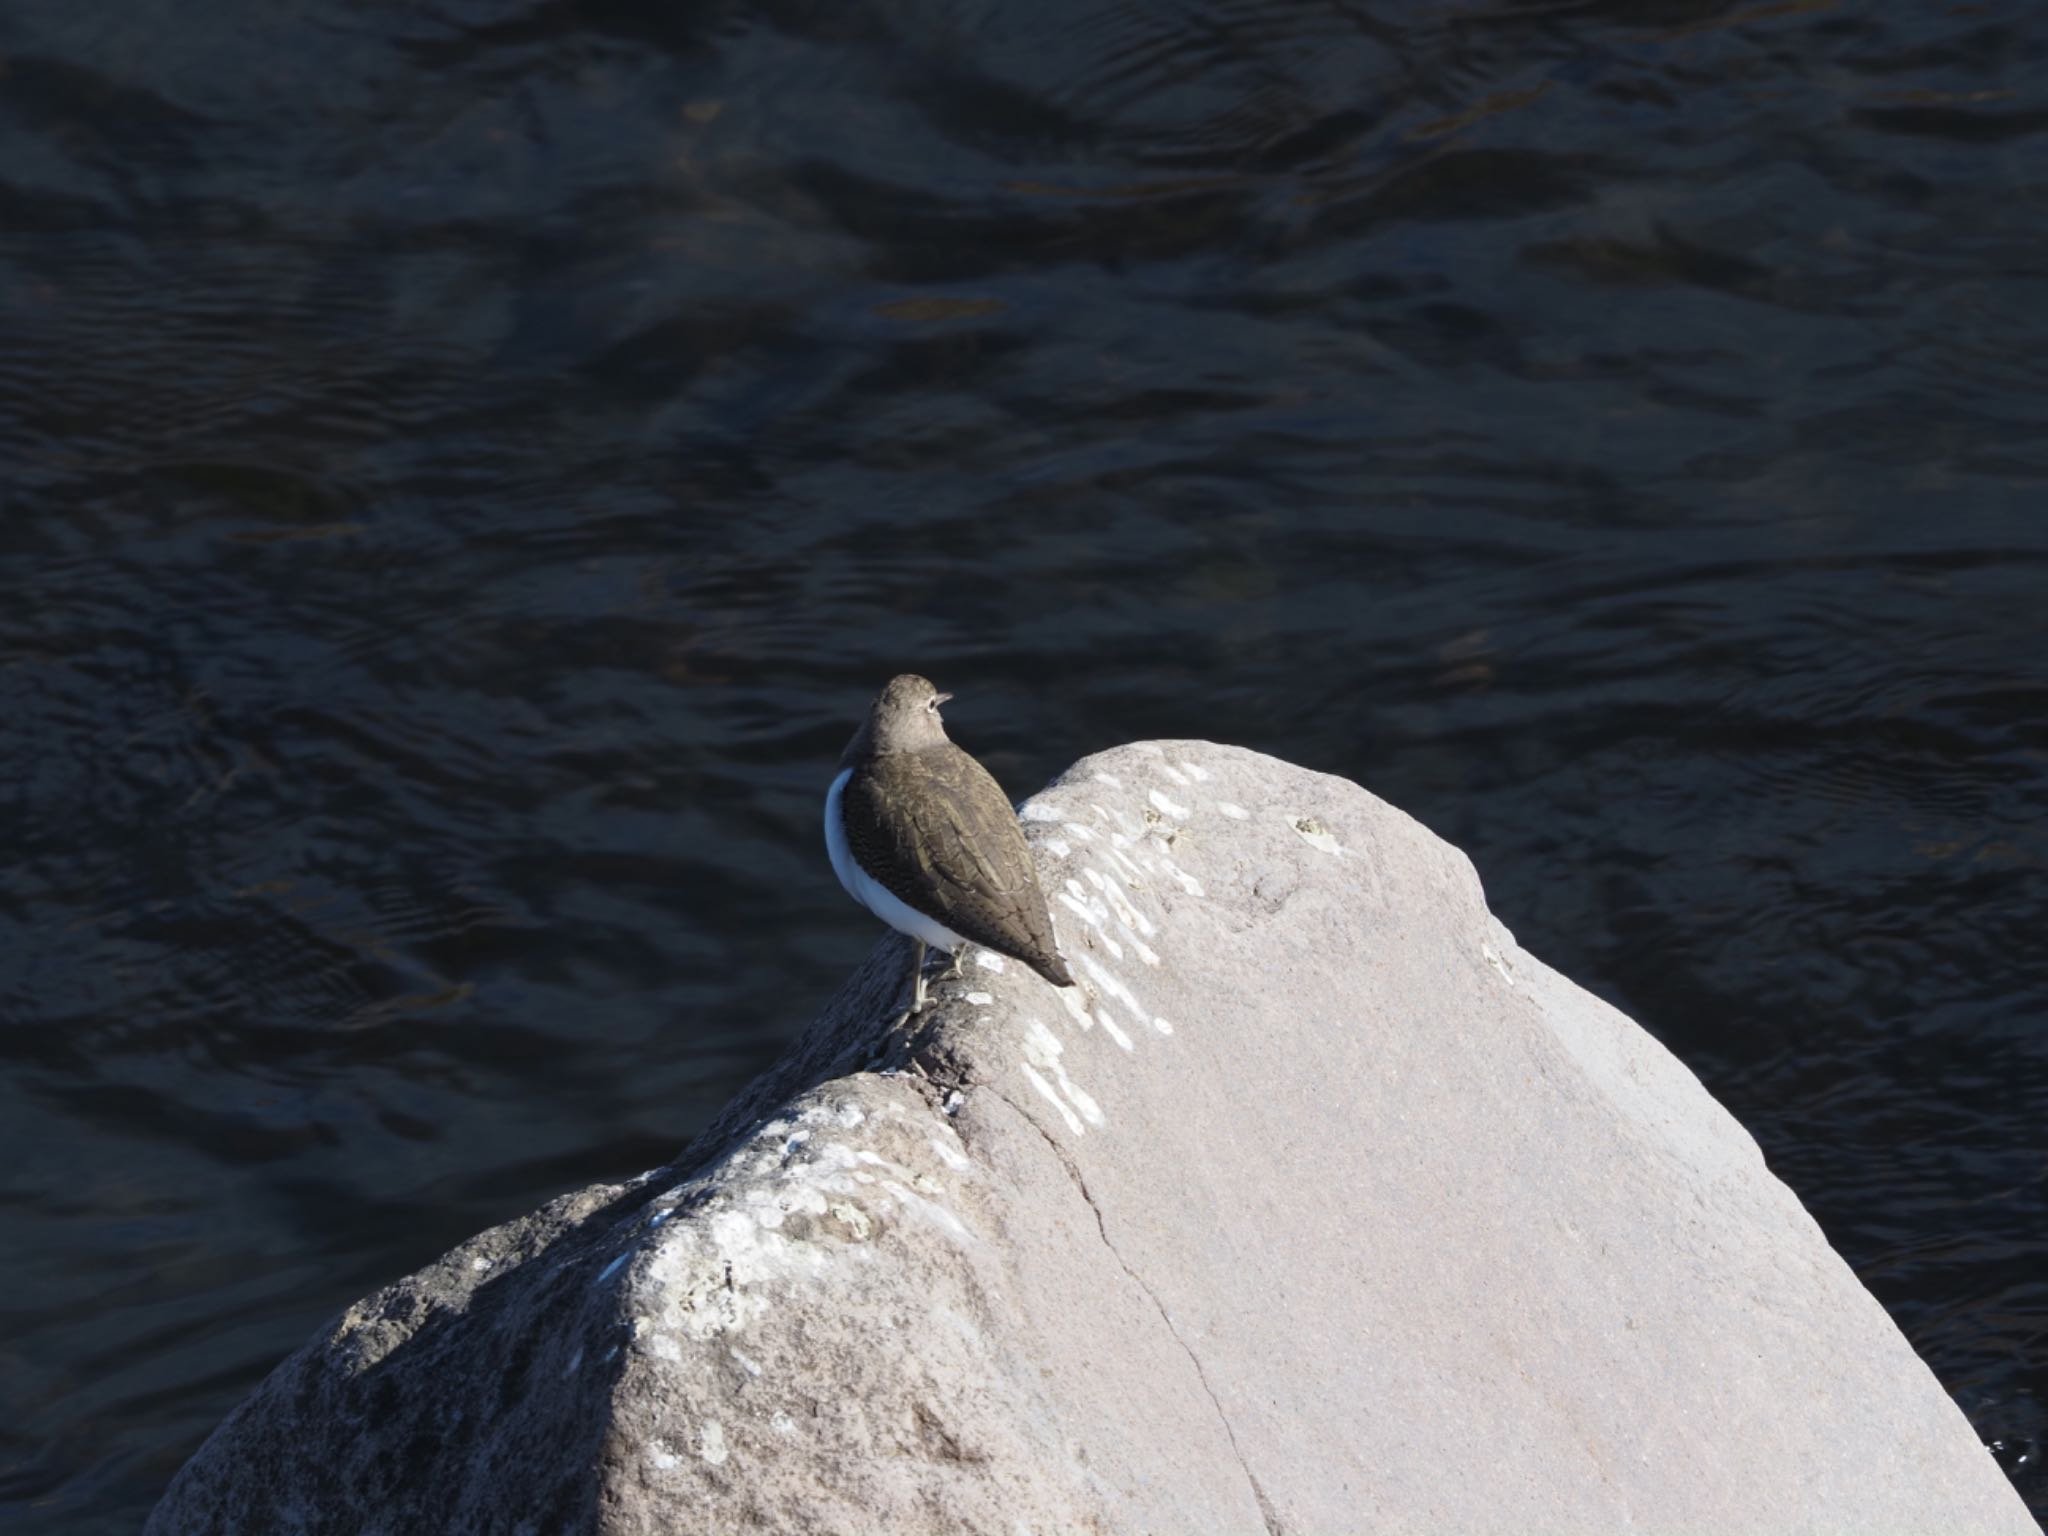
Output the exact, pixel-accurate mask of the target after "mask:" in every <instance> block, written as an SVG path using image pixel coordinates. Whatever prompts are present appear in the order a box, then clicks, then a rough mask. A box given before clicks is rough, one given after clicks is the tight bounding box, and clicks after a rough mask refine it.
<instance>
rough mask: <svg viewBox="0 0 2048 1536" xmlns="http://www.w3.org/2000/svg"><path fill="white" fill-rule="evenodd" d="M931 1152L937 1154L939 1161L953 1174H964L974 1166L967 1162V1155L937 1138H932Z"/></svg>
mask: <svg viewBox="0 0 2048 1536" xmlns="http://www.w3.org/2000/svg"><path fill="white" fill-rule="evenodd" d="M932 1150H933V1151H934V1152H936V1153H938V1154H939V1161H940V1162H942V1163H944V1164H945V1165H946V1166H947V1167H948V1168H950V1169H952V1170H953V1171H954V1172H955V1173H965V1172H966V1171H967V1170H968V1169H970V1168H972V1167H973V1166H974V1164H972V1163H971V1162H969V1161H968V1160H967V1154H966V1153H964V1152H962V1151H960V1150H959V1149H958V1148H956V1147H950V1146H948V1145H946V1143H945V1142H943V1141H941V1140H940V1139H939V1138H938V1137H936V1136H934V1137H933V1138H932Z"/></svg>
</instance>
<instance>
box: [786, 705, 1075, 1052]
mask: <svg viewBox="0 0 2048 1536" xmlns="http://www.w3.org/2000/svg"><path fill="white" fill-rule="evenodd" d="M951 697H952V695H951V694H950V693H941V692H939V690H938V689H936V688H934V687H933V686H932V685H931V684H930V683H928V682H927V681H925V679H923V678H921V677H917V676H915V675H913V674H910V673H905V674H904V675H903V676H901V677H898V678H894V679H892V680H891V681H890V683H889V686H888V687H886V688H884V689H883V690H882V692H881V694H880V696H879V697H877V698H876V700H875V702H874V704H873V706H872V707H871V708H870V709H869V710H868V717H867V719H865V720H864V721H862V722H861V726H860V729H859V730H857V731H855V732H854V733H853V740H852V741H850V742H848V743H847V744H846V750H845V751H844V752H842V753H841V754H840V756H839V774H838V777H836V778H835V779H833V780H832V788H831V789H830V790H828V791H827V792H826V795H825V849H826V852H828V853H829V854H831V856H832V870H833V873H835V874H837V875H838V876H839V883H840V884H841V885H843V886H845V887H846V890H847V893H848V894H849V895H850V896H852V897H853V899H854V900H855V901H857V902H859V903H860V904H861V905H862V906H864V907H866V908H867V909H868V910H869V911H870V912H872V913H874V914H875V916H877V917H879V918H880V919H881V920H882V921H883V922H885V923H887V924H888V925H889V926H890V927H891V928H894V929H895V930H896V931H897V932H898V933H905V934H908V935H909V936H910V938H911V941H912V955H911V966H910V975H911V1002H910V1012H911V1013H912V1014H915V1013H918V1012H920V1011H921V1010H922V1009H923V1008H924V1006H925V986H924V955H925V946H926V945H930V946H931V947H932V948H934V949H942V950H945V951H946V952H947V953H948V954H950V955H952V956H953V964H954V967H955V968H956V969H957V968H958V966H959V964H960V959H961V954H960V951H961V949H962V948H963V947H964V946H965V945H968V944H979V945H980V946H981V947H982V948H983V949H988V950H993V951H995V953H997V954H999V955H1008V956H1009V957H1010V958H1011V959H1013V960H1018V961H1021V962H1022V963H1023V964H1025V965H1028V966H1030V967H1031V969H1032V970H1034V971H1036V972H1037V973H1038V974H1039V975H1041V976H1043V977H1044V978H1045V979H1046V980H1047V981H1049V982H1051V983H1052V984H1053V985H1054V986H1056V987H1070V986H1072V985H1073V984H1074V978H1073V977H1072V976H1071V975H1070V974H1068V971H1067V963H1066V961H1065V960H1063V959H1062V958H1061V957H1060V951H1059V945H1058V942H1057V940H1056V939H1055V938H1054V936H1053V930H1052V913H1051V911H1050V909H1049V908H1048V907H1047V906H1046V900H1045V892H1044V891H1043V890H1042V889H1041V888H1040V887H1039V884H1038V866H1037V865H1036V864H1035V863H1033V861H1032V857H1031V848H1030V845H1029V844H1027V843H1026V842H1025V841H1024V829H1023V827H1021V826H1020V825H1019V824H1018V822H1017V813H1016V812H1015V811H1014V810H1012V809H1011V808H1010V800H1009V797H1008V796H1007V795H1005V794H1004V793H1003V789H1002V786H1001V785H1000V784H998V783H996V781H995V779H994V777H993V776H992V775H991V774H990V773H989V771H988V770H987V769H986V768H984V767H982V766H981V764H980V763H978V762H976V761H975V760H974V759H973V758H972V757H970V756H969V755H968V754H967V753H965V752H963V751H961V750H960V748H958V747H956V746H955V745H953V743H952V742H951V741H949V740H948V739H947V737H946V727H945V723H944V722H943V721H942V720H941V719H940V718H939V706H940V705H941V704H943V703H945V702H946V700H948V699H950V698H951Z"/></svg>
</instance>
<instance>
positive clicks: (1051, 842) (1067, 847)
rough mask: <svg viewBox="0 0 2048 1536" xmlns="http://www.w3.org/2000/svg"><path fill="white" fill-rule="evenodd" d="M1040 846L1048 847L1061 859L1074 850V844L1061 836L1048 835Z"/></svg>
mask: <svg viewBox="0 0 2048 1536" xmlns="http://www.w3.org/2000/svg"><path fill="white" fill-rule="evenodd" d="M1042 846H1044V847H1046V848H1050V849H1051V850H1052V851H1053V852H1054V853H1056V854H1058V855H1059V856H1060V857H1061V858H1063V859H1064V858H1065V857H1066V856H1067V855H1068V854H1070V853H1072V852H1073V851H1074V845H1073V844H1072V843H1070V842H1068V841H1067V840H1066V839H1065V838H1063V837H1048V838H1047V839H1046V840H1045V842H1044V844H1043V845H1042Z"/></svg>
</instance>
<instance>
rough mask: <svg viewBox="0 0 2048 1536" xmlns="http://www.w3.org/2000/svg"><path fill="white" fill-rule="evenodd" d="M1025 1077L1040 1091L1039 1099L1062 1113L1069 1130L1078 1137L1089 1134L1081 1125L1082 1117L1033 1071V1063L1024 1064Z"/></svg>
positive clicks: (1061, 1116)
mask: <svg viewBox="0 0 2048 1536" xmlns="http://www.w3.org/2000/svg"><path fill="white" fill-rule="evenodd" d="M1024 1075H1025V1076H1026V1077H1028V1078H1030V1079H1031V1086H1032V1087H1034V1088H1036V1089H1037V1090H1038V1094H1039V1097H1040V1098H1042V1099H1044V1100H1045V1102H1046V1103H1048V1104H1050V1105H1051V1106H1052V1107H1053V1108H1054V1109H1056V1110H1058V1111H1059V1112H1060V1118H1061V1119H1062V1120H1064V1121H1066V1122H1067V1129H1068V1130H1070V1131H1072V1132H1073V1133H1074V1134H1075V1135H1076V1136H1082V1135H1085V1134H1087V1133H1086V1131H1085V1130H1084V1128H1083V1127H1082V1125H1081V1117H1080V1116H1079V1115H1077V1114H1075V1113H1074V1112H1073V1111H1072V1110H1071V1109H1069V1108H1067V1101H1066V1100H1065V1099H1063V1098H1061V1097H1060V1096H1059V1095H1058V1094H1057V1093H1054V1092H1053V1090H1052V1084H1051V1083H1048V1082H1047V1081H1046V1080H1045V1079H1044V1078H1042V1077H1040V1076H1039V1075H1038V1074H1037V1072H1035V1071H1033V1070H1032V1067H1031V1063H1030V1062H1028V1061H1027V1062H1025V1063H1024Z"/></svg>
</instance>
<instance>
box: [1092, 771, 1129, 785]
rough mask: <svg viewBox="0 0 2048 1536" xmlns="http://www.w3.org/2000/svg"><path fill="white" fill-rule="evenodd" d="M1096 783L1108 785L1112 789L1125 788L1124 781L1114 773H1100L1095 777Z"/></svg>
mask: <svg viewBox="0 0 2048 1536" xmlns="http://www.w3.org/2000/svg"><path fill="white" fill-rule="evenodd" d="M1095 782H1096V783H1098V784H1107V785H1108V786H1109V787H1110V788H1111V789H1122V788H1123V787H1124V781H1123V780H1122V779H1120V778H1118V777H1117V776H1116V775H1115V774H1113V773H1098V774H1096V775H1095Z"/></svg>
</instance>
